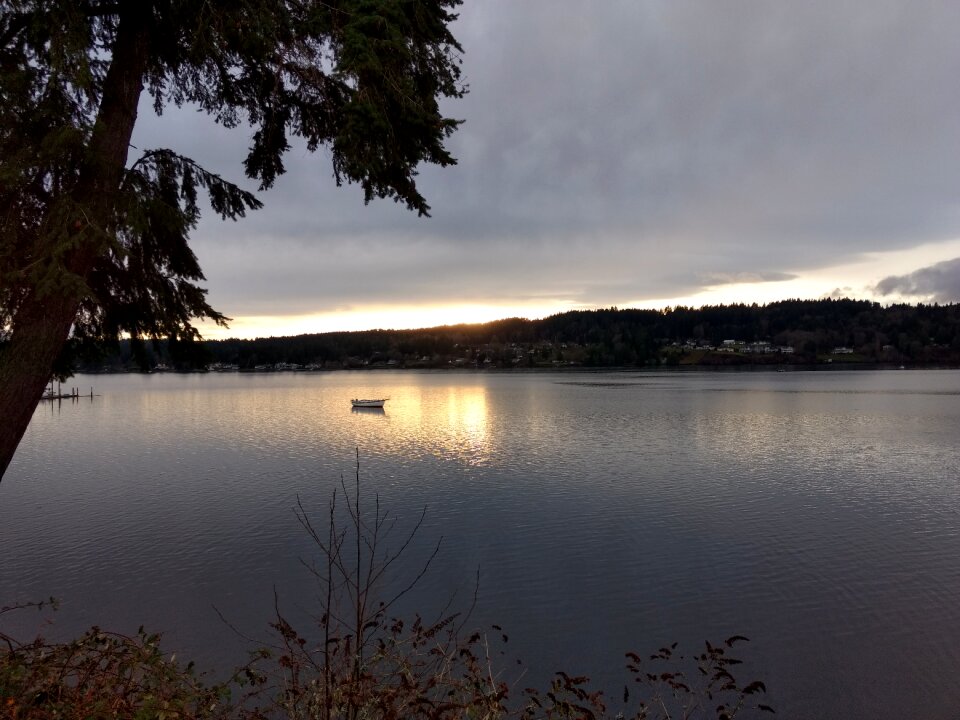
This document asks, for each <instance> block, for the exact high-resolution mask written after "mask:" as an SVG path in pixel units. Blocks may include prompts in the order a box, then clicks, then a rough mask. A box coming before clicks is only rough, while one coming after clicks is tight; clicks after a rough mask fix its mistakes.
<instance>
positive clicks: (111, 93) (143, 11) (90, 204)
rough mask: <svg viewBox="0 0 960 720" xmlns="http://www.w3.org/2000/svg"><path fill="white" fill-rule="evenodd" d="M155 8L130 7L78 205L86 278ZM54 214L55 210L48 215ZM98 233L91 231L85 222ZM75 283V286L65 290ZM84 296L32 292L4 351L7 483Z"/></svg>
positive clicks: (1, 435) (0, 426)
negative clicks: (152, 11) (11, 464)
mask: <svg viewBox="0 0 960 720" xmlns="http://www.w3.org/2000/svg"><path fill="white" fill-rule="evenodd" d="M149 5H150V4H149V3H147V2H140V1H138V2H130V3H124V4H123V6H122V10H121V11H120V13H121V15H120V24H119V26H118V29H117V36H116V38H115V40H114V45H113V53H112V60H111V63H110V69H109V70H108V71H107V75H106V78H105V79H104V88H103V97H102V98H101V101H100V109H99V111H98V113H97V120H96V124H95V125H94V129H93V133H92V134H91V138H90V147H89V149H88V152H87V159H86V162H85V163H84V166H83V168H81V170H80V173H79V175H78V179H77V185H76V187H75V189H74V191H73V193H71V199H72V201H73V202H75V203H77V204H79V205H80V206H81V207H83V208H84V213H83V218H82V221H80V219H79V218H78V222H77V223H76V227H75V228H71V232H74V233H76V234H77V236H78V237H79V238H80V241H79V242H78V245H77V247H76V248H75V249H74V250H73V251H71V252H70V253H69V254H68V255H67V256H66V258H65V261H64V265H65V272H67V273H69V274H72V275H74V276H76V277H78V278H80V279H81V280H84V281H85V280H86V277H87V275H88V274H89V272H90V270H91V268H92V267H93V266H94V264H95V263H96V260H97V258H98V256H99V253H101V252H103V251H104V250H103V242H102V240H100V239H97V238H101V237H102V234H101V233H102V232H104V231H105V232H109V231H110V227H111V225H112V216H113V211H114V203H115V200H116V195H117V191H118V188H119V186H120V182H121V181H122V179H123V174H124V171H125V169H126V165H127V153H128V150H129V147H130V137H131V135H132V134H133V127H134V125H135V124H136V120H137V105H138V103H139V101H140V94H141V93H142V91H143V79H144V75H145V73H146V68H147V60H148V57H149V55H148V50H149V13H150V9H149ZM51 210H52V208H48V213H49V212H50V211H51ZM87 223H88V224H91V225H93V226H94V227H95V228H97V229H98V231H96V232H89V231H87V232H84V224H87ZM71 285H72V284H70V283H67V284H65V287H70V286H71ZM81 300H82V297H81V296H80V295H79V294H77V293H75V292H64V291H62V290H61V291H59V292H56V291H55V292H54V293H47V294H43V293H40V292H38V291H37V289H36V288H34V289H32V290H31V291H30V293H29V294H28V296H27V297H26V298H25V299H24V301H23V303H22V304H21V305H20V307H19V308H18V310H17V314H16V316H15V317H14V319H13V323H12V333H11V336H10V341H9V343H8V344H7V345H6V347H5V348H4V350H3V352H2V353H0V479H2V478H3V475H4V473H5V472H6V470H7V467H8V466H9V465H10V461H11V460H12V459H13V454H14V452H15V451H16V449H17V445H18V444H19V443H20V439H21V438H22V437H23V434H24V432H26V429H27V426H28V425H29V424H30V418H31V417H33V412H34V410H35V409H36V407H37V403H39V402H40V397H41V396H42V395H43V390H44V388H45V387H46V385H47V383H48V382H49V381H50V379H51V376H52V373H53V367H54V363H55V362H56V360H57V357H58V356H59V354H60V352H61V351H62V350H63V346H64V344H65V343H66V341H67V338H68V337H69V335H70V328H71V327H72V326H73V322H74V320H75V319H76V317H77V311H78V309H79V305H80V301H81Z"/></svg>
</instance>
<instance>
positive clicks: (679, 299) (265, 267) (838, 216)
mask: <svg viewBox="0 0 960 720" xmlns="http://www.w3.org/2000/svg"><path fill="white" fill-rule="evenodd" d="M454 30H455V34H456V36H457V37H458V38H459V39H460V40H461V42H462V44H463V46H464V49H465V53H464V56H463V71H464V76H465V80H466V82H467V83H468V84H469V86H470V93H469V95H468V96H467V97H466V98H464V99H463V100H459V101H455V102H452V103H450V104H449V105H447V106H446V107H447V113H448V114H449V115H452V116H454V117H458V118H462V119H464V120H465V121H466V122H465V124H464V125H463V126H462V128H461V129H460V130H459V131H458V132H457V133H456V135H455V136H454V137H453V138H452V139H451V142H450V147H451V148H452V150H453V152H454V154H455V155H456V156H457V157H458V159H459V164H458V165H457V166H455V167H452V168H446V169H442V170H441V169H437V168H432V167H430V168H428V167H425V168H423V170H422V173H421V176H420V182H421V187H422V191H423V192H424V194H425V195H426V196H427V198H428V201H429V202H430V204H431V205H432V207H433V217H432V218H429V219H424V218H418V217H417V216H416V215H415V214H414V213H411V212H409V211H407V210H405V209H404V208H403V207H402V206H400V205H396V204H394V203H393V202H391V201H382V200H381V201H375V202H374V203H372V204H371V205H369V206H366V207H365V206H364V204H363V195H362V191H361V190H360V188H358V187H356V186H345V187H343V188H336V187H335V185H334V183H333V180H332V177H331V168H330V162H329V157H328V156H327V155H326V154H325V153H324V152H322V151H321V152H318V153H317V154H315V155H311V154H310V153H308V152H306V151H305V150H304V149H303V148H302V147H299V146H298V147H295V148H294V150H293V151H292V152H291V154H290V156H289V158H288V162H287V165H288V168H289V172H288V174H287V175H286V176H284V177H283V178H281V180H280V181H279V182H278V183H277V185H276V187H275V188H274V189H273V190H271V191H270V192H268V193H265V194H263V195H262V200H263V201H264V202H265V203H266V207H265V208H264V209H263V210H261V211H258V212H256V213H253V214H252V215H250V216H249V217H248V218H247V219H246V220H244V221H241V222H240V223H223V222H220V221H219V220H218V219H217V218H215V217H209V218H207V219H205V220H204V221H203V222H202V224H201V226H200V228H198V230H197V232H196V233H195V235H194V241H193V247H194V248H195V250H196V252H197V254H198V255H199V257H200V260H201V263H202V265H203V267H204V270H205V272H206V275H207V278H208V283H207V286H208V287H209V290H210V299H211V301H212V304H213V305H214V307H216V308H217V309H219V310H220V311H222V312H224V313H226V314H227V315H229V316H231V317H233V318H234V319H235V320H234V323H233V324H232V328H231V330H230V331H229V332H227V333H226V334H227V335H234V336H256V335H281V334H291V333H299V332H319V331H325V330H331V329H362V328H369V327H422V326H429V325H437V324H441V323H448V322H457V321H474V320H488V319H494V318H498V317H508V316H517V315H521V316H527V317H542V316H544V315H547V314H551V313H554V312H559V311H562V310H566V309H571V308H594V307H607V306H611V305H617V306H619V307H639V306H643V307H664V306H667V305H676V304H680V303H682V304H687V305H695V306H699V305H703V304H712V303H721V302H742V301H746V302H754V301H756V302H769V301H772V300H777V299H783V298H789V297H804V298H818V297H824V296H828V295H845V296H850V297H857V298H869V299H876V300H879V301H881V302H894V301H900V300H907V301H918V300H923V301H933V300H936V301H939V302H957V301H960V82H958V80H957V79H958V78H960V42H958V41H957V32H958V30H960V2H956V0H943V1H941V2H935V1H927V0H910V1H909V2H908V1H907V0H903V1H901V2H892V1H888V0H856V1H847V2H845V1H844V0H805V1H804V2H786V1H785V0H784V1H778V0H724V1H722V2H718V1H717V0H689V1H688V0H593V1H592V2H591V1H590V0H579V1H578V2H572V1H569V0H549V1H548V0H467V2H466V4H465V5H464V6H463V7H462V9H461V16H460V19H459V20H458V22H457V23H456V25H455V27H454ZM248 142H249V138H248V137H247V136H246V134H245V133H244V132H242V131H227V130H224V129H222V128H219V127H217V126H215V125H213V124H212V123H210V122H209V121H208V120H207V119H206V118H205V117H203V116H202V115H199V114H197V113H194V112H191V111H182V112H179V113H167V114H165V115H164V116H163V117H162V118H159V119H157V118H155V117H153V115H152V111H149V110H147V109H146V108H144V110H143V111H142V119H141V123H140V125H139V126H138V131H137V135H136V137H135V139H134V143H135V144H137V145H138V146H140V147H157V146H169V147H173V148H174V149H176V150H178V151H181V152H183V153H185V154H189V155H192V156H194V157H195V158H196V159H198V160H200V161H202V162H203V163H205V164H206V165H207V166H208V167H209V168H210V169H211V170H215V171H217V172H219V173H220V174H222V175H224V176H226V177H229V178H232V179H236V180H242V179H243V172H242V165H241V161H242V159H243V157H244V154H245V149H246V147H247V145H248ZM251 189H253V188H251ZM208 334H209V335H210V336H221V335H222V334H223V333H218V332H209V333H208Z"/></svg>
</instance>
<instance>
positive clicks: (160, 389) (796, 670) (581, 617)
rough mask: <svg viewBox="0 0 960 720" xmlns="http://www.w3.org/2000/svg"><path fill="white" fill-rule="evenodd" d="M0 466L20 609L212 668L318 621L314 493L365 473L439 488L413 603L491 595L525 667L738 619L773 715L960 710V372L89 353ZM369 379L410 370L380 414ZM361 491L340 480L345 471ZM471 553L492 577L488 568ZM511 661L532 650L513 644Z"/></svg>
mask: <svg viewBox="0 0 960 720" xmlns="http://www.w3.org/2000/svg"><path fill="white" fill-rule="evenodd" d="M71 383H72V384H75V385H77V386H79V388H80V390H81V392H88V391H89V388H90V387H91V386H92V387H93V389H94V392H95V393H96V397H94V398H93V399H90V398H81V400H80V401H79V402H66V401H65V402H62V403H53V404H51V403H45V404H42V405H41V406H40V407H39V408H38V409H37V411H36V414H35V416H34V419H33V421H32V423H31V425H30V428H29V429H28V431H27V435H26V436H25V438H24V440H23V442H22V444H21V447H20V449H19V450H18V453H17V455H16V457H15V459H14V462H13V464H12V465H11V467H10V469H9V470H8V472H7V474H6V476H5V477H4V479H3V482H2V483H0V543H2V545H0V547H2V548H3V556H2V561H0V605H3V604H9V603H10V602H13V601H19V600H38V599H42V598H44V597H47V596H50V595H54V596H57V597H59V598H60V599H61V601H62V607H61V609H60V610H59V611H57V612H56V613H53V614H47V613H43V614H41V613H36V612H31V613H24V612H19V613H11V614H7V615H6V616H3V617H2V618H0V629H3V630H5V631H8V632H11V631H12V632H15V633H16V634H19V635H21V636H23V635H30V634H32V633H35V632H38V631H39V632H42V633H44V634H45V635H46V636H48V637H53V638H57V637H59V638H66V637H70V636H71V635H74V634H76V633H78V632H79V631H81V630H82V629H84V628H85V627H87V626H89V625H91V624H99V625H101V626H104V627H110V628H115V629H118V630H123V631H127V632H131V631H133V630H135V629H136V627H137V626H139V625H141V624H144V625H146V626H147V627H148V628H150V629H153V630H163V631H164V633H165V646H166V647H167V648H169V649H170V650H171V651H176V652H177V653H178V656H180V657H190V658H194V659H197V660H198V661H199V664H200V665H201V666H206V667H211V668H218V669H222V668H224V667H229V666H231V665H232V664H235V663H238V662H241V661H242V660H243V659H244V657H245V656H244V653H245V651H246V649H249V648H250V647H251V643H250V641H248V640H246V639H244V638H242V637H240V636H239V635H238V634H237V633H236V632H234V631H233V630H232V629H231V627H229V626H228V625H227V624H226V623H225V622H224V621H223V620H221V616H223V617H224V618H226V620H227V621H229V623H230V625H232V626H233V627H234V628H237V629H239V630H241V631H242V632H243V634H244V635H247V636H250V637H252V638H253V639H254V640H263V641H268V640H269V637H270V636H269V631H268V623H269V622H270V621H271V619H272V618H273V612H274V597H275V592H276V597H277V598H278V599H279V603H280V606H281V608H282V609H283V611H284V612H286V613H289V614H290V615H291V616H292V617H294V618H296V619H298V621H302V622H305V621H306V620H307V618H308V616H309V615H310V613H311V612H313V611H314V610H315V609H316V602H315V598H316V593H317V589H316V585H315V583H314V582H313V580H312V578H311V577H310V575H309V573H308V572H306V571H305V568H304V566H303V562H302V561H307V562H309V560H310V558H311V557H314V556H315V555H316V551H315V548H313V547H312V546H311V543H310V540H309V538H308V537H307V536H306V534H305V533H304V531H303V529H302V528H301V527H300V525H299V524H298V522H297V520H296V517H295V515H294V510H293V509H294V508H295V506H296V505H297V503H298V501H299V502H301V503H302V504H303V506H304V507H305V508H307V509H308V510H309V512H310V513H311V515H312V516H313V517H315V518H317V519H319V520H322V518H323V517H324V515H325V513H326V507H327V502H328V500H329V497H330V493H331V492H332V491H333V490H334V489H337V488H339V487H340V483H341V478H344V480H345V481H346V482H347V484H348V485H350V484H352V483H353V481H354V473H355V462H356V456H357V453H358V452H359V458H360V460H359V462H360V477H361V486H362V493H363V500H364V502H366V503H369V504H372V502H373V498H374V497H378V498H379V502H380V505H381V507H382V508H385V509H387V510H389V511H390V512H391V513H392V515H393V516H394V517H395V518H396V520H397V528H398V529H397V535H396V537H395V540H394V541H393V542H394V547H396V546H398V545H399V544H400V543H401V542H402V538H403V530H404V529H409V528H411V527H413V525H414V524H415V523H416V522H417V519H418V518H419V517H420V515H421V512H422V511H423V509H424V508H426V515H425V519H424V522H423V525H422V527H421V528H420V530H419V532H418V534H417V537H416V541H415V542H414V544H413V545H412V546H411V548H410V549H409V551H408V553H407V554H406V555H405V556H404V558H405V561H404V564H403V565H402V566H399V567H397V568H396V572H395V575H394V577H393V578H392V582H393V583H394V584H395V585H396V586H398V587H400V586H402V585H403V583H404V579H405V578H409V576H410V575H411V573H415V572H416V571H417V570H418V569H419V567H420V566H421V565H422V563H423V562H424V561H425V560H426V559H427V558H428V557H429V555H430V553H431V551H432V550H433V547H434V546H435V544H436V543H437V542H438V541H440V543H441V550H440V553H439V555H438V556H437V558H436V559H435V560H434V562H433V563H432V565H431V568H430V571H429V572H428V573H427V575H426V576H425V577H424V578H423V580H422V581H421V582H420V584H419V585H418V586H417V587H416V589H415V590H414V592H412V593H411V594H409V595H407V596H405V598H404V600H403V602H402V604H401V605H400V606H399V607H398V610H400V611H402V612H405V613H412V612H415V611H419V612H424V613H427V614H429V613H437V612H440V611H442V609H443V608H444V607H447V606H448V605H449V607H451V608H454V609H467V608H469V607H470V606H471V604H472V603H473V597H474V594H475V592H476V606H475V608H474V610H473V615H472V617H471V623H473V624H475V625H477V626H486V625H489V624H491V623H498V624H499V625H501V626H503V627H504V629H505V630H506V632H507V633H508V634H509V635H510V641H509V643H507V647H506V655H505V656H504V657H505V668H507V670H506V672H508V673H516V672H518V668H521V667H525V668H527V670H526V675H525V676H523V677H522V678H521V679H520V680H519V681H518V682H519V687H525V686H528V685H531V684H540V685H543V683H544V682H545V681H546V679H548V678H549V676H550V674H551V673H552V672H554V671H556V670H559V669H564V670H567V671H569V672H576V673H585V674H588V675H591V676H592V677H594V679H595V680H596V681H597V682H599V683H601V684H603V685H604V686H606V687H608V688H609V689H610V692H611V695H612V696H613V697H618V696H619V695H620V694H621V692H622V685H623V682H624V679H625V677H626V676H625V675H623V674H622V673H621V672H620V668H621V667H622V659H623V653H624V652H625V651H627V650H636V651H638V652H640V653H641V654H647V653H648V652H651V651H655V650H656V648H658V647H660V646H661V645H663V644H665V643H671V642H674V641H678V642H679V643H680V644H681V648H688V649H690V650H694V649H699V647H701V645H702V643H703V641H704V640H706V639H710V640H712V641H718V640H722V639H724V638H726V637H728V636H730V635H734V634H741V635H745V636H747V637H749V638H750V639H751V642H750V643H749V644H748V645H747V646H746V647H744V648H743V649H742V650H741V652H740V655H741V656H742V657H743V658H744V659H745V660H747V662H746V663H745V665H744V666H743V670H742V673H741V675H742V676H743V677H744V679H753V678H754V677H757V678H760V679H762V680H764V681H765V682H766V684H767V688H768V691H769V695H768V701H769V703H770V704H772V705H773V706H774V707H776V709H777V710H778V715H779V716H780V717H787V718H807V717H822V718H833V717H837V718H839V717H847V718H857V717H863V718H867V717H869V718H901V717H920V716H922V717H925V718H953V717H956V714H957V712H958V710H960V686H958V684H957V683H956V676H957V674H958V671H960V602H958V598H960V487H958V481H960V447H958V442H957V438H960V372H958V371H951V370H943V371H935V370H930V371H829V372H827V371H817V372H786V373H774V372H731V373H725V372H676V373H664V372H596V373H593V372H570V373H519V372H518V373H489V372H477V373H471V372H432V373H431V372H407V371H382V372H381V371H357V372H335V373H274V374H223V375H214V374H210V375H150V376H144V375H112V376H80V377H78V378H75V379H73V380H72V381H71ZM351 397H389V398H390V400H389V401H388V402H387V405H386V409H385V411H384V412H382V413H379V412H370V411H365V412H358V411H352V410H351V408H350V403H349V400H350V398H351ZM341 493H342V490H341ZM478 575H479V583H478V581H477V577H478ZM513 658H520V660H521V665H517V664H516V663H515V662H514V660H513Z"/></svg>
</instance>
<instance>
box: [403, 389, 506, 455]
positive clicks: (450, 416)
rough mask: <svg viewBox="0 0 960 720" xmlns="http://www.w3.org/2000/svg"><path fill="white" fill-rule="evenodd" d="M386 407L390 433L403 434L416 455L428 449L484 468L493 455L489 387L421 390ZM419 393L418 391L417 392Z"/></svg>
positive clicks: (405, 443) (406, 395) (404, 395)
mask: <svg viewBox="0 0 960 720" xmlns="http://www.w3.org/2000/svg"><path fill="white" fill-rule="evenodd" d="M410 390H411V392H410V393H409V394H406V393H403V394H401V396H400V397H395V398H394V400H392V401H391V402H390V403H388V405H387V416H388V417H389V418H390V421H391V425H392V426H393V427H392V428H391V434H393V435H402V436H403V437H404V439H405V440H406V442H401V443H399V444H403V445H406V446H408V447H407V449H408V450H409V451H410V452H411V453H413V454H415V453H417V452H423V451H424V450H427V451H428V452H430V453H431V454H432V455H435V456H437V457H440V458H456V459H457V460H460V461H461V462H464V463H467V464H469V465H484V464H486V463H487V462H489V461H490V459H491V457H492V456H493V445H494V443H493V439H492V437H491V431H490V410H489V408H488V406H487V388H486V387H484V386H482V385H481V386H473V387H470V386H467V387H420V388H416V389H414V388H410ZM417 391H419V392H417ZM394 439H395V440H398V439H399V438H396V437H395V438H394Z"/></svg>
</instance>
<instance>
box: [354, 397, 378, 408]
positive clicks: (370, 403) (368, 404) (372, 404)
mask: <svg viewBox="0 0 960 720" xmlns="http://www.w3.org/2000/svg"><path fill="white" fill-rule="evenodd" d="M386 401H387V399H386V398H383V399H381V400H351V401H350V404H351V405H353V407H358V408H382V407H383V404H384V403H385V402H386Z"/></svg>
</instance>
